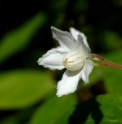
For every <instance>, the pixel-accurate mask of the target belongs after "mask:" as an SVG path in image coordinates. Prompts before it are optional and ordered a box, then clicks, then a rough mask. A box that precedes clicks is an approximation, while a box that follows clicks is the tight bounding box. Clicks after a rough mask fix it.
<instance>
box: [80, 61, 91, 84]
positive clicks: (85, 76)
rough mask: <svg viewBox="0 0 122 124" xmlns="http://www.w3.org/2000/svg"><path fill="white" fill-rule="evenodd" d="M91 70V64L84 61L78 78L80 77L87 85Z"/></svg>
mask: <svg viewBox="0 0 122 124" xmlns="http://www.w3.org/2000/svg"><path fill="white" fill-rule="evenodd" d="M92 69H93V66H92V64H91V63H90V61H89V60H86V63H85V65H84V67H83V69H82V71H81V75H80V77H82V79H83V81H84V82H86V83H88V82H89V74H90V73H91V71H92Z"/></svg>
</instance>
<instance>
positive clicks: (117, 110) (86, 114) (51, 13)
mask: <svg viewBox="0 0 122 124" xmlns="http://www.w3.org/2000/svg"><path fill="white" fill-rule="evenodd" d="M1 3H2V4H0V9H1V10H2V11H0V12H1V20H0V25H1V31H2V33H1V34H0V124H89V123H90V124H91V123H92V124H94V123H96V124H99V123H100V124H111V123H114V124H115V123H116V124H117V123H122V118H121V115H122V107H121V105H122V98H121V96H122V87H121V86H122V83H121V80H122V76H121V74H122V70H121V69H114V68H102V67H95V68H94V69H93V72H92V73H91V75H90V83H89V84H87V85H84V84H83V83H82V86H81V87H80V86H79V87H80V88H79V89H78V91H77V92H76V94H75V93H74V94H69V95H67V96H63V97H60V98H58V97H57V96H56V95H55V92H56V82H57V78H58V80H59V79H61V76H62V72H61V73H60V72H59V73H58V72H57V71H54V72H53V71H49V70H48V69H44V68H43V67H39V66H38V64H37V62H36V61H37V60H38V58H39V57H41V56H42V55H43V54H44V53H45V52H46V51H47V50H49V49H51V48H52V47H55V46H57V42H55V41H53V39H52V36H51V35H52V34H51V30H50V26H51V25H53V26H55V27H57V28H60V29H61V30H67V31H68V30H69V27H75V28H77V29H78V30H80V31H82V32H84V33H85V34H86V36H87V39H88V42H89V44H90V46H91V50H92V52H94V53H98V54H102V56H104V57H105V58H107V59H109V60H111V61H114V62H116V63H120V64H122V57H121V55H122V50H121V49H122V23H121V22H122V15H121V13H122V2H121V0H117V1H116V0H108V1H106V0H102V1H97V0H93V1H91V0H76V1H74V0H62V1H57V0H47V1H43V3H42V2H40V1H33V2H31V1H27V2H25V1H24V2H23V1H22V2H20V3H18V2H16V1H14V0H12V1H8V2H6V3H4V1H2V2H1ZM16 11H17V13H18V14H16ZM81 82H82V81H81ZM81 82H80V83H81ZM99 82H102V83H99ZM80 83H79V84H80ZM101 84H102V85H101ZM79 91H80V93H79Z"/></svg>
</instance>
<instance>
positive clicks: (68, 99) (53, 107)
mask: <svg viewBox="0 0 122 124" xmlns="http://www.w3.org/2000/svg"><path fill="white" fill-rule="evenodd" d="M75 104H76V100H75V97H74V95H73V94H70V95H67V96H63V97H60V98H59V97H57V96H55V97H53V98H52V99H50V100H49V101H47V102H46V103H45V104H44V105H43V106H40V107H39V108H38V109H37V110H36V112H35V114H34V115H33V117H32V120H31V122H30V124H67V121H68V117H69V115H71V113H72V112H73V110H74V107H75V106H74V105H75Z"/></svg>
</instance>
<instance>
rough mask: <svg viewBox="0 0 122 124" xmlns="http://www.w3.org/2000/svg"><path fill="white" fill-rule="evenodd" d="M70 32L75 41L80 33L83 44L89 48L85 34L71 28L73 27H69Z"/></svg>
mask: <svg viewBox="0 0 122 124" xmlns="http://www.w3.org/2000/svg"><path fill="white" fill-rule="evenodd" d="M70 32H71V34H72V36H73V37H74V39H75V40H76V41H77V39H78V34H80V35H81V36H82V37H83V42H84V43H85V45H86V46H87V47H88V48H89V49H90V47H89V44H88V42H87V38H86V36H85V34H83V33H81V32H80V31H78V30H76V29H75V28H73V27H71V28H70Z"/></svg>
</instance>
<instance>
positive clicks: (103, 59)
mask: <svg viewBox="0 0 122 124" xmlns="http://www.w3.org/2000/svg"><path fill="white" fill-rule="evenodd" d="M90 57H91V58H98V59H99V60H101V61H102V62H103V63H100V64H99V65H100V66H109V67H115V68H122V65H120V64H116V63H114V62H112V61H109V60H107V59H105V58H103V57H102V56H100V55H98V54H91V55H90Z"/></svg>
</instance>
